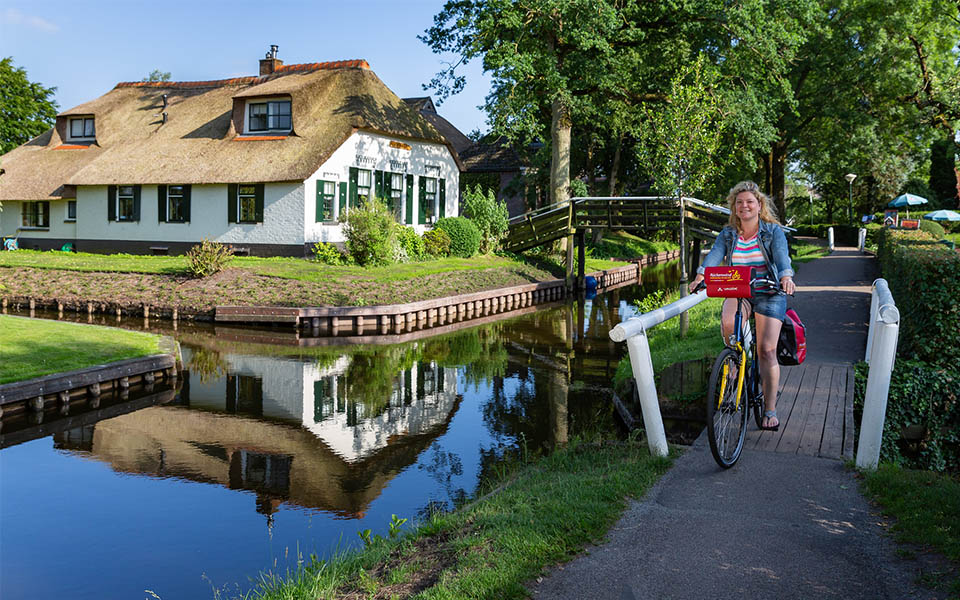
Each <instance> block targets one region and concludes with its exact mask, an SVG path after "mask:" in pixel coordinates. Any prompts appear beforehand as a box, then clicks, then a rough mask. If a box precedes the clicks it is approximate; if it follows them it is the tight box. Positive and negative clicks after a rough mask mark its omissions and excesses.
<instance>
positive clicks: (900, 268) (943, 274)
mask: <svg viewBox="0 0 960 600" xmlns="http://www.w3.org/2000/svg"><path fill="white" fill-rule="evenodd" d="M878 256H879V259H880V270H881V273H882V274H883V277H884V278H885V279H886V280H887V282H888V283H889V284H890V291H891V293H892V294H893V298H894V300H895V301H896V303H897V308H898V309H899V310H900V341H899V347H898V351H897V355H898V356H899V357H903V358H918V359H920V360H922V361H925V362H927V363H930V364H935V363H938V364H941V365H946V366H950V368H952V369H954V370H956V368H957V365H960V302H958V301H957V299H958V298H960V254H958V253H957V252H953V251H951V250H950V249H949V248H947V247H946V246H945V245H943V244H940V243H938V242H937V241H936V240H935V239H934V238H933V236H931V235H930V234H928V233H925V232H923V231H900V230H888V229H885V230H883V232H882V234H881V236H880V244H879V249H878Z"/></svg>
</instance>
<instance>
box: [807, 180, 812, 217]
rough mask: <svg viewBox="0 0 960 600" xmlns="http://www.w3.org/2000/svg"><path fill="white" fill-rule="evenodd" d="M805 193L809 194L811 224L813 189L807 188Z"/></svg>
mask: <svg viewBox="0 0 960 600" xmlns="http://www.w3.org/2000/svg"><path fill="white" fill-rule="evenodd" d="M807 194H809V195H810V225H811V226H813V189H811V188H807Z"/></svg>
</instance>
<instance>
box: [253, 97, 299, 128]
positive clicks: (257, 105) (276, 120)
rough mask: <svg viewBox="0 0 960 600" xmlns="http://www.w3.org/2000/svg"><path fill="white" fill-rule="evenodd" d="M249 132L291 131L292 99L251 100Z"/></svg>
mask: <svg viewBox="0 0 960 600" xmlns="http://www.w3.org/2000/svg"><path fill="white" fill-rule="evenodd" d="M247 106H248V107H249V120H248V122H247V132H255V131H290V129H291V124H290V123H291V121H290V101H289V100H275V101H270V102H251V103H250V104H248V105H247Z"/></svg>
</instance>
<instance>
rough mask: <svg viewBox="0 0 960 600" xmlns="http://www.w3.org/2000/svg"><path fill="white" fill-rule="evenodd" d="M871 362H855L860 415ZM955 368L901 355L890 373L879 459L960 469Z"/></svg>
mask: <svg viewBox="0 0 960 600" xmlns="http://www.w3.org/2000/svg"><path fill="white" fill-rule="evenodd" d="M868 372H869V365H867V363H860V364H858V365H857V366H856V379H855V383H856V392H855V394H854V408H855V410H856V411H857V414H856V415H855V421H856V422H859V421H860V417H861V415H862V412H863V402H864V395H865V392H866V387H867V374H868ZM958 379H960V377H958V376H957V373H956V370H955V369H950V368H949V367H948V366H945V365H941V366H939V367H938V366H933V365H929V364H926V363H923V362H920V361H911V360H899V359H898V360H897V362H896V364H895V365H894V368H893V374H892V376H891V378H890V391H889V393H888V394H887V412H886V417H885V419H884V423H883V440H882V442H881V445H880V460H882V461H889V462H892V463H896V464H898V465H901V466H904V467H909V468H912V469H929V470H931V471H951V472H954V473H956V472H957V471H960V402H958V400H960V398H958V397H957V396H958V394H957V388H958V384H960V381H958Z"/></svg>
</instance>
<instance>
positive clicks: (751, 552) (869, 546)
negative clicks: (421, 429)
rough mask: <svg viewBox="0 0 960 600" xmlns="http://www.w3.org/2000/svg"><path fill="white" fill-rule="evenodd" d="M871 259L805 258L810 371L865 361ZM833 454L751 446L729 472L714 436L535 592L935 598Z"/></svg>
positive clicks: (801, 298)
mask: <svg viewBox="0 0 960 600" xmlns="http://www.w3.org/2000/svg"><path fill="white" fill-rule="evenodd" d="M872 263H873V259H871V258H867V257H864V256H861V255H859V254H858V253H857V252H856V250H855V249H853V248H839V249H838V250H837V251H836V252H834V253H833V254H832V255H831V256H829V257H826V258H822V259H819V260H816V261H814V262H811V263H807V264H805V265H802V266H801V267H800V269H799V270H798V276H797V283H798V292H797V296H796V298H794V299H793V300H792V301H791V305H792V306H794V307H796V308H797V312H798V313H799V314H800V316H801V318H802V319H804V322H805V324H806V325H807V326H808V337H807V340H808V343H809V344H810V350H809V355H808V356H809V357H808V363H807V364H806V365H804V366H807V367H810V366H814V365H818V364H819V365H829V366H834V367H841V366H844V365H848V364H850V363H853V362H856V361H858V360H860V359H861V358H862V357H863V352H864V347H865V341H866V320H867V312H868V311H869V308H870V296H869V285H870V283H871V281H872V278H871V274H872V270H873V268H874V267H873V264H872ZM857 488H858V484H857V481H856V479H855V477H854V475H853V473H852V472H850V471H849V470H847V469H846V468H845V467H844V465H843V463H842V462H840V461H839V460H836V459H826V458H819V457H816V456H805V455H803V454H798V453H783V452H775V451H770V450H765V449H763V448H758V447H756V446H755V447H752V448H746V449H745V450H744V453H743V455H742V456H741V458H740V461H739V462H738V463H737V465H736V466H734V467H733V468H732V469H729V470H726V471H724V470H721V469H720V468H718V467H717V466H716V464H715V463H714V461H713V458H712V457H711V456H710V448H709V444H708V443H707V440H706V433H704V434H703V435H701V436H700V438H699V439H698V440H697V441H696V442H695V443H694V445H693V446H692V447H691V448H689V449H688V450H687V451H686V452H685V453H684V454H683V456H681V457H680V458H679V459H677V461H676V463H675V465H674V467H673V468H672V469H671V470H670V471H669V472H668V473H667V474H666V475H665V476H664V477H663V478H662V479H661V480H660V481H659V482H658V483H657V485H655V486H654V488H653V489H652V490H651V491H650V493H649V494H647V496H646V497H644V498H643V499H642V500H640V501H637V502H633V503H631V505H630V507H629V508H628V510H627V512H626V513H625V514H624V516H623V517H622V518H621V520H620V521H619V522H618V523H617V525H615V526H614V528H613V529H612V530H611V532H610V534H609V536H608V538H607V540H606V541H605V542H604V543H603V544H602V545H600V546H596V547H593V548H591V549H590V550H589V551H588V552H586V553H585V554H583V555H581V556H579V557H577V558H576V559H574V560H573V561H571V562H570V563H567V564H566V565H563V566H562V567H557V568H556V569H554V570H553V571H552V572H551V573H549V574H548V575H547V576H545V577H544V578H543V580H542V581H541V582H539V583H531V584H530V586H529V590H530V592H531V593H532V594H533V597H534V598H543V599H554V598H558V599H571V598H578V599H579V598H584V599H587V598H590V599H593V598H610V599H616V600H634V599H638V600H639V599H658V600H660V599H669V598H678V599H680V598H691V599H697V600H701V599H704V598H710V599H715V598H737V599H741V598H778V599H779V598H797V599H809V598H844V599H853V598H856V599H865V600H866V599H870V600H873V599H888V598H889V599H894V598H896V599H899V598H937V595H936V593H934V592H931V591H929V590H926V589H923V588H919V587H917V586H916V585H915V584H914V580H915V578H916V573H915V572H914V569H915V566H914V563H911V562H910V561H907V560H903V559H900V558H898V557H897V556H896V554H895V547H894V544H893V542H892V541H891V540H890V539H889V537H888V536H887V534H886V530H885V529H884V527H883V526H882V525H881V524H880V521H881V518H880V517H879V516H878V514H877V512H876V510H875V509H874V508H873V507H872V506H871V505H870V504H869V503H868V502H867V501H866V500H865V499H864V498H863V497H862V496H861V495H860V493H859V492H858V491H857Z"/></svg>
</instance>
